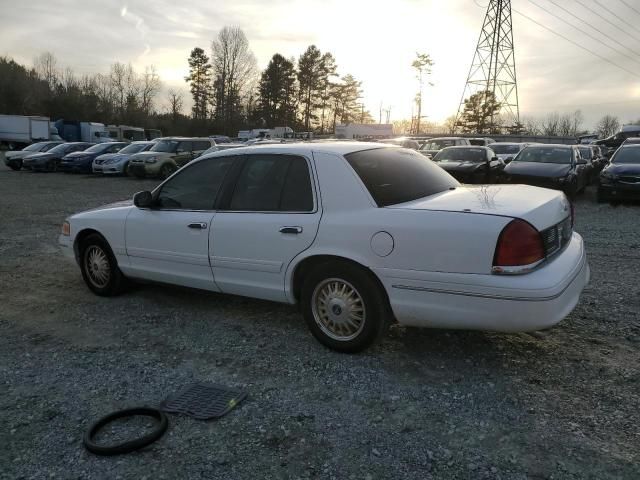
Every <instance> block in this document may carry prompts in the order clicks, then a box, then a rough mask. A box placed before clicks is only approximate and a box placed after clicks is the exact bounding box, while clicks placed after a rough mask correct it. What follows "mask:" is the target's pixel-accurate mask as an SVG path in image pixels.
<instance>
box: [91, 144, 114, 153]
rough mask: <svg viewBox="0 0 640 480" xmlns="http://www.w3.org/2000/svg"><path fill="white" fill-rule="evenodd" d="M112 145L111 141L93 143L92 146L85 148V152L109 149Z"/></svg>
mask: <svg viewBox="0 0 640 480" xmlns="http://www.w3.org/2000/svg"><path fill="white" fill-rule="evenodd" d="M112 147H113V143H99V144H97V145H94V146H93V147H89V148H87V149H86V150H85V152H89V153H99V152H103V151H104V150H109V149H110V148H112Z"/></svg>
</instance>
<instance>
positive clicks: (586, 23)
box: [547, 0, 640, 57]
mask: <svg viewBox="0 0 640 480" xmlns="http://www.w3.org/2000/svg"><path fill="white" fill-rule="evenodd" d="M547 1H548V2H550V3H552V4H553V5H555V6H556V7H558V8H559V9H561V10H564V11H565V12H567V13H568V14H569V15H571V16H573V18H575V19H577V20H580V21H581V22H582V23H584V24H585V25H587V26H588V27H589V28H592V29H593V30H595V31H596V32H598V33H599V34H601V35H603V36H605V37H606V38H608V39H609V40H611V41H612V42H614V43H616V44H617V45H620V46H621V47H623V48H625V49H627V50H629V51H630V52H631V53H633V54H634V55H637V56H638V57H640V53H636V51H635V50H633V49H632V48H630V47H628V46H627V45H625V44H624V43H622V42H619V41H618V40H616V39H615V38H613V37H612V36H611V35H609V34H607V33H605V32H603V31H602V30H600V29H599V28H598V27H596V26H594V25H592V24H591V23H589V22H588V21H587V20H585V19H583V18H580V17H579V16H578V15H576V14H575V13H573V12H571V11H570V10H567V9H566V8H564V7H563V6H562V5H559V4H558V3H556V2H555V1H554V0H547Z"/></svg>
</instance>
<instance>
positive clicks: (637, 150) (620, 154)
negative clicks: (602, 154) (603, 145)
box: [611, 146, 640, 164]
mask: <svg viewBox="0 0 640 480" xmlns="http://www.w3.org/2000/svg"><path fill="white" fill-rule="evenodd" d="M611 163H615V164H620V163H640V146H638V147H623V148H620V149H619V150H618V151H617V152H616V154H615V155H614V156H613V158H612V159H611Z"/></svg>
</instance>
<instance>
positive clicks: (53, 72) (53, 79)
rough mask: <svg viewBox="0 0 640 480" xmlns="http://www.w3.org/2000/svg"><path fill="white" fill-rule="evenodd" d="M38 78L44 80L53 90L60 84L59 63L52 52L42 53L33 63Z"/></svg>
mask: <svg viewBox="0 0 640 480" xmlns="http://www.w3.org/2000/svg"><path fill="white" fill-rule="evenodd" d="M33 66H34V68H35V70H36V73H37V75H38V78H40V79H41V80H44V81H45V82H47V84H48V85H49V88H50V89H51V90H53V89H54V88H55V86H56V83H57V82H58V78H59V76H60V72H59V70H58V61H57V60H56V57H55V56H54V55H53V53H51V52H44V53H41V54H40V55H38V56H37V57H36V59H35V60H34V62H33Z"/></svg>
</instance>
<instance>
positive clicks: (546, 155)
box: [514, 147, 572, 164]
mask: <svg viewBox="0 0 640 480" xmlns="http://www.w3.org/2000/svg"><path fill="white" fill-rule="evenodd" d="M571 154H572V150H571V149H570V148H558V147H528V148H525V149H524V150H523V151H522V152H520V155H518V156H517V157H516V158H514V161H518V162H531V163H566V164H569V163H571Z"/></svg>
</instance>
